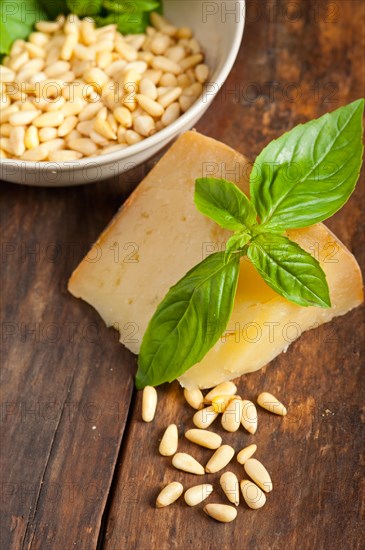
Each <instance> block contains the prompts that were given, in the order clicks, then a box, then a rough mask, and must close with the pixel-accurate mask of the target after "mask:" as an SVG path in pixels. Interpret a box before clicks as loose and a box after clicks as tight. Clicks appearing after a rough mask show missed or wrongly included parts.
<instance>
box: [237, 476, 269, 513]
mask: <svg viewBox="0 0 365 550" xmlns="http://www.w3.org/2000/svg"><path fill="white" fill-rule="evenodd" d="M241 492H242V496H243V498H244V499H245V502H246V504H247V506H248V507H249V508H252V510H258V509H259V508H262V507H263V506H264V505H265V503H266V496H265V493H264V492H263V491H261V489H260V488H259V487H258V486H257V485H255V483H253V482H252V481H249V480H248V479H243V480H242V481H241Z"/></svg>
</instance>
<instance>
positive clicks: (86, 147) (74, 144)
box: [67, 138, 147, 422]
mask: <svg viewBox="0 0 365 550" xmlns="http://www.w3.org/2000/svg"><path fill="white" fill-rule="evenodd" d="M67 145H68V147H69V148H70V149H73V150H74V151H78V152H79V153H82V154H83V155H85V156H86V157H88V156H90V155H94V154H95V153H96V151H97V149H98V148H97V146H96V145H95V143H94V142H93V141H91V139H88V138H80V139H69V140H68V142H67ZM146 422H147V420H146Z"/></svg>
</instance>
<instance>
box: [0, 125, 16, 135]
mask: <svg viewBox="0 0 365 550" xmlns="http://www.w3.org/2000/svg"><path fill="white" fill-rule="evenodd" d="M12 128H13V127H12V125H11V124H9V123H8V122H6V123H5V124H1V125H0V135H1V136H4V137H9V136H10V131H11V129H12Z"/></svg>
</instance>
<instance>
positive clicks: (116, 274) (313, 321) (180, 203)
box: [68, 132, 363, 389]
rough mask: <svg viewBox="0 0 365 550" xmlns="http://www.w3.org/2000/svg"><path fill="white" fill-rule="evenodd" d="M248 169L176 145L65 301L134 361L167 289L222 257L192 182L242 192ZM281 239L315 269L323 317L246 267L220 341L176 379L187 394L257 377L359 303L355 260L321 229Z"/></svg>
mask: <svg viewBox="0 0 365 550" xmlns="http://www.w3.org/2000/svg"><path fill="white" fill-rule="evenodd" d="M248 167H249V163H248V161H247V160H246V159H245V158H244V157H243V156H242V155H240V154H239V153H237V152H235V151H233V150H232V149H230V148H229V147H227V146H226V145H224V144H222V143H219V142H217V141H215V140H213V139H210V138H207V137H204V136H202V135H200V134H198V133H196V132H188V133H186V134H184V135H182V136H181V137H180V138H179V139H178V140H177V141H176V143H175V144H174V145H173V146H172V147H171V148H170V150H169V151H168V152H167V153H166V154H165V156H164V157H163V158H162V159H161V160H160V162H159V163H158V164H157V165H156V166H155V167H154V168H153V170H152V171H151V172H150V173H149V174H148V176H147V177H146V178H145V179H144V180H143V181H142V183H141V184H140V185H139V186H138V188H137V189H136V190H135V191H134V193H133V194H132V195H131V196H130V198H129V199H128V200H127V201H126V203H125V204H124V205H123V207H122V208H121V210H120V211H119V212H118V214H117V215H116V216H115V218H114V219H113V220H112V222H111V224H110V225H109V226H108V227H107V228H106V230H105V231H104V233H102V235H101V236H100V238H99V240H98V241H97V242H96V243H95V245H94V246H93V248H92V250H91V251H90V252H89V254H88V255H87V256H86V258H85V259H84V260H83V261H82V262H81V263H80V265H79V266H78V268H77V269H76V271H75V272H74V273H73V275H72V277H71V279H70V281H69V287H68V288H69V290H70V292H71V293H72V294H73V295H74V296H76V297H78V298H82V299H83V300H85V301H86V302H88V303H89V304H91V305H92V306H93V307H94V308H95V309H96V310H97V311H98V312H99V313H100V315H101V316H102V318H103V319H104V321H105V323H106V324H107V325H108V326H114V327H115V328H117V329H118V330H119V332H120V341H121V342H122V343H123V344H124V345H125V346H126V347H127V348H128V349H130V350H131V351H132V352H133V353H138V352H139V349H140V345H141V341H142V337H143V334H144V332H145V330H146V328H147V325H148V322H149V320H150V318H151V317H152V315H153V313H154V311H155V309H156V307H157V305H158V304H159V303H160V301H161V300H162V299H163V297H164V296H165V294H166V292H167V291H168V289H169V288H170V287H171V286H172V285H173V284H175V283H176V282H177V281H178V280H179V279H180V278H181V277H182V276H183V275H184V274H185V273H186V272H187V271H188V270H189V269H190V268H192V267H193V266H194V265H195V264H197V263H198V262H200V261H201V260H202V259H203V258H204V257H206V255H208V254H210V253H212V252H215V251H218V250H221V249H224V246H225V242H226V240H227V238H228V236H229V235H230V233H229V232H227V231H225V230H223V229H221V228H220V227H218V226H217V225H216V224H215V223H214V222H213V221H210V220H209V219H208V218H206V217H205V216H203V215H202V214H200V213H199V212H198V211H197V209H196V208H195V205H194V201H193V194H194V184H195V179H196V178H198V177H202V176H207V175H211V176H214V177H223V178H226V179H229V180H231V181H234V182H235V183H236V184H237V185H238V186H239V187H241V189H242V190H243V191H245V192H246V193H247V192H248V180H247V173H248ZM288 236H289V237H290V238H291V239H293V240H294V241H296V242H297V243H299V244H300V245H301V246H302V247H303V248H304V249H305V250H307V251H308V252H310V253H311V254H313V255H316V257H317V258H318V259H319V261H320V262H321V265H322V267H323V269H324V271H325V273H326V276H327V280H328V284H329V288H330V295H331V300H332V307H331V308H330V309H321V308H319V307H308V308H304V307H299V306H296V305H294V304H292V303H290V302H288V301H287V300H286V299H284V298H282V297H281V296H279V295H278V294H276V293H275V292H274V291H273V290H271V289H270V288H269V287H268V286H267V285H266V283H265V282H264V281H263V279H262V278H261V277H260V276H259V275H258V274H257V272H256V271H255V270H254V268H253V266H252V265H251V264H250V262H249V261H248V260H247V259H243V260H242V261H241V270H240V277H239V284H238V291H237V295H236V300H235V305H234V308H233V312H232V316H231V319H230V322H229V325H228V327H227V331H226V332H225V334H223V336H222V337H221V339H220V340H219V341H218V342H217V343H216V345H215V346H214V347H213V348H212V349H211V350H210V351H209V352H208V354H207V355H206V356H205V358H204V359H203V360H202V361H201V362H200V363H197V364H196V365H194V366H193V367H192V368H190V369H189V370H188V371H186V372H185V373H184V374H183V376H181V378H180V382H181V384H182V385H183V386H184V387H187V388H189V389H192V388H196V387H200V388H210V387H212V386H214V385H216V384H218V383H220V382H223V381H224V380H230V379H233V378H236V377H237V376H239V375H241V374H243V373H247V372H252V371H255V370H257V369H260V368H261V367H263V366H264V365H266V364H267V363H268V362H269V361H271V360H272V359H273V358H274V357H276V356H277V355H278V354H280V353H281V352H282V351H284V350H286V348H287V347H288V345H289V344H290V343H291V342H293V341H294V340H295V339H296V338H298V337H299V336H300V334H301V333H302V332H303V331H305V330H308V329H310V328H313V327H316V326H318V325H320V324H322V323H325V322H327V321H330V320H331V319H332V318H333V317H335V316H337V315H343V314H345V313H346V312H348V311H350V310H351V309H352V308H354V307H356V306H357V305H359V304H360V303H361V302H362V299H363V295H362V279H361V273H360V269H359V266H358V264H357V262H356V260H355V258H354V256H353V255H352V254H351V253H350V252H349V251H348V250H347V249H346V248H345V246H344V245H343V244H342V243H341V242H340V241H339V240H338V239H337V238H336V237H335V235H333V233H331V232H330V231H329V230H328V229H327V228H326V227H325V226H324V225H323V224H317V225H315V226H312V227H310V228H307V229H301V230H295V231H294V230H293V231H289V232H288Z"/></svg>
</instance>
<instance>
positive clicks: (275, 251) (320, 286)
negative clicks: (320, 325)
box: [247, 233, 331, 307]
mask: <svg viewBox="0 0 365 550" xmlns="http://www.w3.org/2000/svg"><path fill="white" fill-rule="evenodd" d="M247 256H248V257H249V259H250V260H251V262H252V263H253V265H254V266H255V268H256V269H257V271H258V272H259V274H260V275H261V277H262V278H263V279H264V281H266V283H267V284H268V285H269V286H270V287H271V288H272V289H273V290H275V292H277V293H278V294H280V295H281V296H284V298H286V299H287V300H289V301H290V302H294V303H295V304H298V305H300V306H320V307H331V300H330V297H329V289H328V284H327V280H326V275H325V273H324V272H323V270H322V268H321V266H320V265H319V263H318V262H317V260H316V259H315V258H313V256H311V255H310V254H308V252H306V251H305V250H303V249H302V248H301V247H300V246H299V245H298V244H296V243H294V242H292V241H290V240H289V239H288V238H287V237H281V236H279V235H273V234H271V233H264V234H262V235H259V236H257V237H256V238H255V239H254V240H253V241H252V243H251V245H250V247H249V249H248V252H247Z"/></svg>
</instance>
